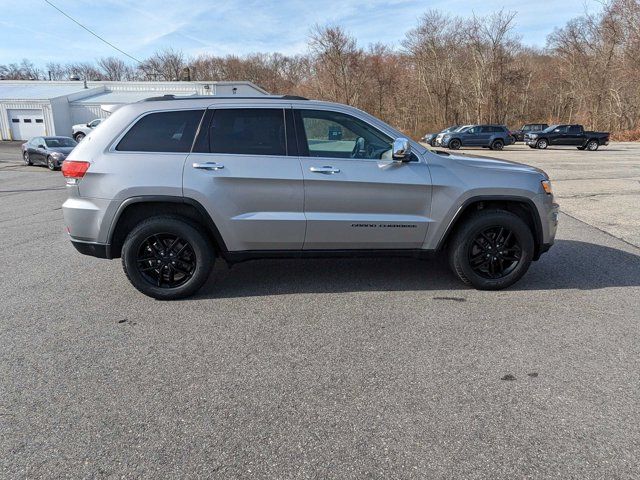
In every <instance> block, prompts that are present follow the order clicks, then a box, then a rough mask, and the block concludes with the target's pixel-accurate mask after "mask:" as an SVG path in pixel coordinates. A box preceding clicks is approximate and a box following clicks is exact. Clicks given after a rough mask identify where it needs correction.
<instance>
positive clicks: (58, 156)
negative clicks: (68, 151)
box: [51, 152, 64, 158]
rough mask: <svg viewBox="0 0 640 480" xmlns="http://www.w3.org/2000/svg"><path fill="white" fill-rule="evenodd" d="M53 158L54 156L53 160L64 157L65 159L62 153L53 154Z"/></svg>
mask: <svg viewBox="0 0 640 480" xmlns="http://www.w3.org/2000/svg"><path fill="white" fill-rule="evenodd" d="M51 156H52V157H53V158H62V157H64V155H63V154H61V153H60V152H53V153H52V154H51Z"/></svg>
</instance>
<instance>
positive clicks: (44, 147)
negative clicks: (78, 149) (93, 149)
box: [22, 137, 78, 170]
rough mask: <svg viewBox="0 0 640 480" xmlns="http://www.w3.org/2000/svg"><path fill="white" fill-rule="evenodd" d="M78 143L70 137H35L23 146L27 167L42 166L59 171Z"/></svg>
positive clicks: (23, 156) (23, 155) (23, 158)
mask: <svg viewBox="0 0 640 480" xmlns="http://www.w3.org/2000/svg"><path fill="white" fill-rule="evenodd" d="M76 145H78V143H77V142H76V141H75V140H74V139H73V138H69V137H33V138H32V139H31V140H29V141H28V142H26V143H23V144H22V160H23V161H24V163H25V165H33V164H41V165H46V166H47V167H49V170H57V169H58V168H60V166H61V165H62V162H63V161H64V159H65V158H67V155H69V152H71V150H73V149H74V148H75V146H76Z"/></svg>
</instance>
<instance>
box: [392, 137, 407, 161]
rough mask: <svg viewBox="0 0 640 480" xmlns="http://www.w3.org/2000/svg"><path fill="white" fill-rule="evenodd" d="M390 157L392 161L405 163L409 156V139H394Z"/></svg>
mask: <svg viewBox="0 0 640 480" xmlns="http://www.w3.org/2000/svg"><path fill="white" fill-rule="evenodd" d="M391 156H392V157H393V159H394V160H398V161H405V160H408V159H409V157H410V156H411V144H410V143H409V139H407V138H404V137H400V138H396V139H395V140H394V142H393V151H392V153H391Z"/></svg>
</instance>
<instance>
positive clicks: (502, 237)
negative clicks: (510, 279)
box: [468, 226, 522, 279]
mask: <svg viewBox="0 0 640 480" xmlns="http://www.w3.org/2000/svg"><path fill="white" fill-rule="evenodd" d="M521 258H522V247H521V246H520V243H519V242H518V238H517V237H516V235H515V234H514V233H513V231H511V230H509V229H508V228H505V227H499V226H495V227H489V228H487V229H485V230H482V231H481V232H480V233H478V235H477V236H476V238H475V239H474V240H473V243H471V245H470V247H469V252H468V260H469V265H470V266H471V268H472V269H473V271H474V272H475V273H476V274H478V275H479V276H481V277H483V278H489V279H498V278H503V277H505V276H507V275H509V274H510V273H511V272H513V271H514V270H515V269H516V267H517V266H518V263H519V262H520V260H521Z"/></svg>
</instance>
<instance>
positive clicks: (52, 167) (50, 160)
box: [47, 156, 56, 172]
mask: <svg viewBox="0 0 640 480" xmlns="http://www.w3.org/2000/svg"><path fill="white" fill-rule="evenodd" d="M47 168H48V169H49V170H51V171H52V172H53V171H55V169H56V162H55V160H53V158H51V157H50V156H49V157H47Z"/></svg>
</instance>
